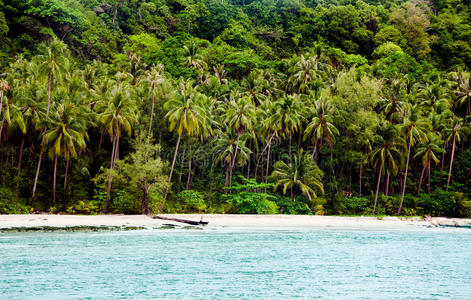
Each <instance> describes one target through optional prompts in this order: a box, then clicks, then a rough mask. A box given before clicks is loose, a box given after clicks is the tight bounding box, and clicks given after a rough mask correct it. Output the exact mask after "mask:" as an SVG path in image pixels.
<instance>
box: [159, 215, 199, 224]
mask: <svg viewBox="0 0 471 300" xmlns="http://www.w3.org/2000/svg"><path fill="white" fill-rule="evenodd" d="M153 218H154V219H160V220H167V221H175V222H180V223H185V224H190V225H208V222H205V221H203V216H201V220H199V221H191V220H184V219H178V218H168V217H161V216H157V215H155V216H154V217H153Z"/></svg>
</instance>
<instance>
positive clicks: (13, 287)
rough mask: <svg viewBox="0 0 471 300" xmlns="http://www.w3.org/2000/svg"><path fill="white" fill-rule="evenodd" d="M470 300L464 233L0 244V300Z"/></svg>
mask: <svg viewBox="0 0 471 300" xmlns="http://www.w3.org/2000/svg"><path fill="white" fill-rule="evenodd" d="M143 298H153V299H293V298H298V299H312V298H323V299H471V230H465V229H462V230H460V229H429V230H426V229H424V230H417V231H371V230H370V231H360V230H351V231H347V230H334V229H331V230H326V229H319V230H316V229H310V230H301V229H300V230H296V229H287V230H268V229H267V230H262V229H258V230H249V229H247V230H242V229H239V230H235V229H217V230H210V229H206V230H203V231H197V230H152V231H132V232H129V231H127V232H98V233H42V232H38V233H14V234H13V233H3V234H0V299H143Z"/></svg>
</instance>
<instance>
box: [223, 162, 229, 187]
mask: <svg viewBox="0 0 471 300" xmlns="http://www.w3.org/2000/svg"><path fill="white" fill-rule="evenodd" d="M224 186H225V187H229V168H228V167H226V181H225V182H224ZM227 192H228V190H224V194H227Z"/></svg>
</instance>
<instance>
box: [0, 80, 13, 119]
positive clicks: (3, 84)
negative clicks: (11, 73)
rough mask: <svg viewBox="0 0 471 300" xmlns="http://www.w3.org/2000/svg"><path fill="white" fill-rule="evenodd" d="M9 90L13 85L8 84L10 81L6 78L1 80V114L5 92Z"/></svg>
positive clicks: (0, 113) (0, 112)
mask: <svg viewBox="0 0 471 300" xmlns="http://www.w3.org/2000/svg"><path fill="white" fill-rule="evenodd" d="M9 90H11V86H10V85H9V84H8V81H6V80H4V79H2V80H0V116H1V115H2V109H3V99H4V98H5V93H6V92H7V91H9Z"/></svg>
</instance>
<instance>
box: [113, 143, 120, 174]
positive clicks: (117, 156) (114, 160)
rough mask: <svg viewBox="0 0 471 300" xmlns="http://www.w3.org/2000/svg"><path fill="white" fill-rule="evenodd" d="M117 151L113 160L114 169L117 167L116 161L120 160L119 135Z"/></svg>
mask: <svg viewBox="0 0 471 300" xmlns="http://www.w3.org/2000/svg"><path fill="white" fill-rule="evenodd" d="M115 147H116V150H115V151H114V159H113V169H114V167H115V165H116V161H117V160H119V135H118V136H116V146H115Z"/></svg>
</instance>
